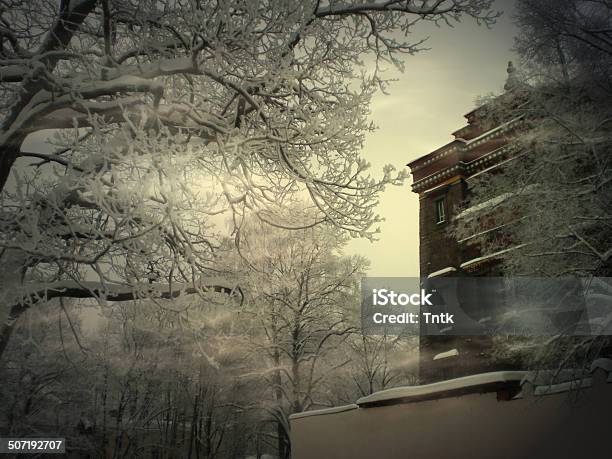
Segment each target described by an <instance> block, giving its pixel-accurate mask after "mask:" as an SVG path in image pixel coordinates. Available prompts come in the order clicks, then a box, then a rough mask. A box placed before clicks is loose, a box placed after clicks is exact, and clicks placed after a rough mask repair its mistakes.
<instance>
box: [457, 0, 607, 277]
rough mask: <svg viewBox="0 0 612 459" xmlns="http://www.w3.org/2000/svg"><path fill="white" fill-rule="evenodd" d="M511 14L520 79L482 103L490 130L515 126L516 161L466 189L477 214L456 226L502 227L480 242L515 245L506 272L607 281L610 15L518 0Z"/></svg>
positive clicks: (468, 231)
mask: <svg viewBox="0 0 612 459" xmlns="http://www.w3.org/2000/svg"><path fill="white" fill-rule="evenodd" d="M517 11H518V18H517V20H518V25H519V26H520V28H521V29H520V30H521V34H520V35H519V37H518V38H517V49H518V50H519V52H520V53H521V56H522V58H523V68H522V75H521V76H520V77H519V76H517V75H516V74H515V75H513V77H512V79H511V81H509V84H508V85H507V88H508V92H507V93H506V94H505V95H504V96H501V97H498V98H495V99H494V100H490V101H488V104H487V109H488V113H489V116H490V118H491V122H492V123H499V122H500V121H508V120H518V119H520V120H521V121H522V124H521V127H520V128H519V131H518V133H515V134H513V137H512V138H511V139H510V140H511V143H512V145H513V147H514V152H515V153H514V154H513V157H512V158H511V159H510V160H509V161H507V162H505V163H503V164H501V165H500V166H499V167H498V169H497V171H492V172H491V173H489V174H483V175H481V176H480V177H479V178H478V179H475V180H473V181H472V183H471V198H470V203H469V205H470V206H473V208H474V209H478V210H477V211H472V212H470V218H463V219H460V221H458V226H459V235H460V236H463V237H465V236H470V235H473V234H476V233H478V232H479V230H481V231H482V229H490V228H483V227H482V225H483V222H487V221H488V222H493V223H490V224H489V226H490V227H498V226H503V228H502V229H498V230H497V233H495V234H497V236H498V237H490V236H491V233H490V232H489V233H483V234H482V237H481V238H480V242H481V243H483V247H484V249H485V251H490V252H495V251H498V250H500V249H506V248H508V245H509V244H510V245H513V246H520V249H518V250H513V251H510V252H508V253H506V254H504V262H505V269H506V272H508V273H516V274H527V275H541V276H564V275H570V276H573V275H577V276H591V275H596V276H597V275H598V276H610V275H612V156H611V155H610V151H611V149H612V134H611V132H612V131H611V130H610V128H611V123H612V110H611V107H612V72H611V70H612V48H609V45H610V43H612V41H611V40H612V28H610V27H611V25H612V9H611V7H610V5H609V3H607V2H587V1H584V2H583V1H564V2H540V1H537V2H536V1H532V0H522V1H519V2H518V4H517ZM606 43H607V46H606ZM492 197H493V199H491V198H492ZM485 203H486V205H485ZM478 204H481V205H480V206H478Z"/></svg>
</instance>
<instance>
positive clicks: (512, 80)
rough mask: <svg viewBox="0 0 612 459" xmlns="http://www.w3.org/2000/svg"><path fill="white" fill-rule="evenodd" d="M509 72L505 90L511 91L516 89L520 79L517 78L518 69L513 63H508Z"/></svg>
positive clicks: (507, 70)
mask: <svg viewBox="0 0 612 459" xmlns="http://www.w3.org/2000/svg"><path fill="white" fill-rule="evenodd" d="M506 72H508V77H507V78H506V84H504V90H506V91H510V90H512V89H514V88H515V87H516V85H517V83H518V79H517V77H516V68H515V67H514V64H513V63H512V61H508V68H507V69H506Z"/></svg>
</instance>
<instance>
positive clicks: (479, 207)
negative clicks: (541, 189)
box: [455, 184, 535, 218]
mask: <svg viewBox="0 0 612 459" xmlns="http://www.w3.org/2000/svg"><path fill="white" fill-rule="evenodd" d="M534 187H535V185H533V184H531V185H527V186H525V187H523V188H521V189H520V190H516V191H509V192H507V193H502V194H500V195H497V196H495V197H493V198H491V199H487V200H486V201H484V202H481V203H480V204H476V205H474V206H471V207H468V208H467V209H465V210H463V211H462V212H459V213H458V214H457V216H456V217H455V218H465V217H467V216H470V215H471V214H474V213H478V212H481V211H483V210H486V209H490V208H491V207H495V206H498V205H499V204H501V203H502V202H504V201H506V200H508V199H510V198H512V197H514V196H518V195H520V194H521V193H524V192H529V191H531V190H533V189H534Z"/></svg>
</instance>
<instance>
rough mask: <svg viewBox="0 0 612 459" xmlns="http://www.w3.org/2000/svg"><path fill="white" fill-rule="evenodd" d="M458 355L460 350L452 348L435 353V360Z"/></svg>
mask: <svg viewBox="0 0 612 459" xmlns="http://www.w3.org/2000/svg"><path fill="white" fill-rule="evenodd" d="M457 355H459V351H458V350H457V349H451V350H450V351H446V352H440V353H439V354H436V355H434V358H433V360H440V359H447V358H449V357H455V356H457Z"/></svg>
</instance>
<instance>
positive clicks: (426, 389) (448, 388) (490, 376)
mask: <svg viewBox="0 0 612 459" xmlns="http://www.w3.org/2000/svg"><path fill="white" fill-rule="evenodd" d="M526 374H527V372H525V371H496V372H493V373H482V374H478V375H470V376H464V377H462V378H457V379H450V380H448V381H440V382H437V383H433V384H426V385H424V386H408V387H394V388H393V389H387V390H383V391H380V392H375V393H373V394H372V395H368V396H366V397H361V398H360V399H359V400H357V405H359V406H362V405H369V404H372V403H377V402H382V401H385V400H395V399H398V400H399V399H404V400H406V399H408V400H409V399H411V398H412V399H420V398H423V397H429V396H435V395H438V397H432V398H442V397H443V396H444V395H443V394H444V393H447V392H456V391H460V390H462V389H468V388H479V387H483V386H486V385H490V384H496V383H505V382H511V381H521V380H522V379H523V378H524V377H525V375H526Z"/></svg>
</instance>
